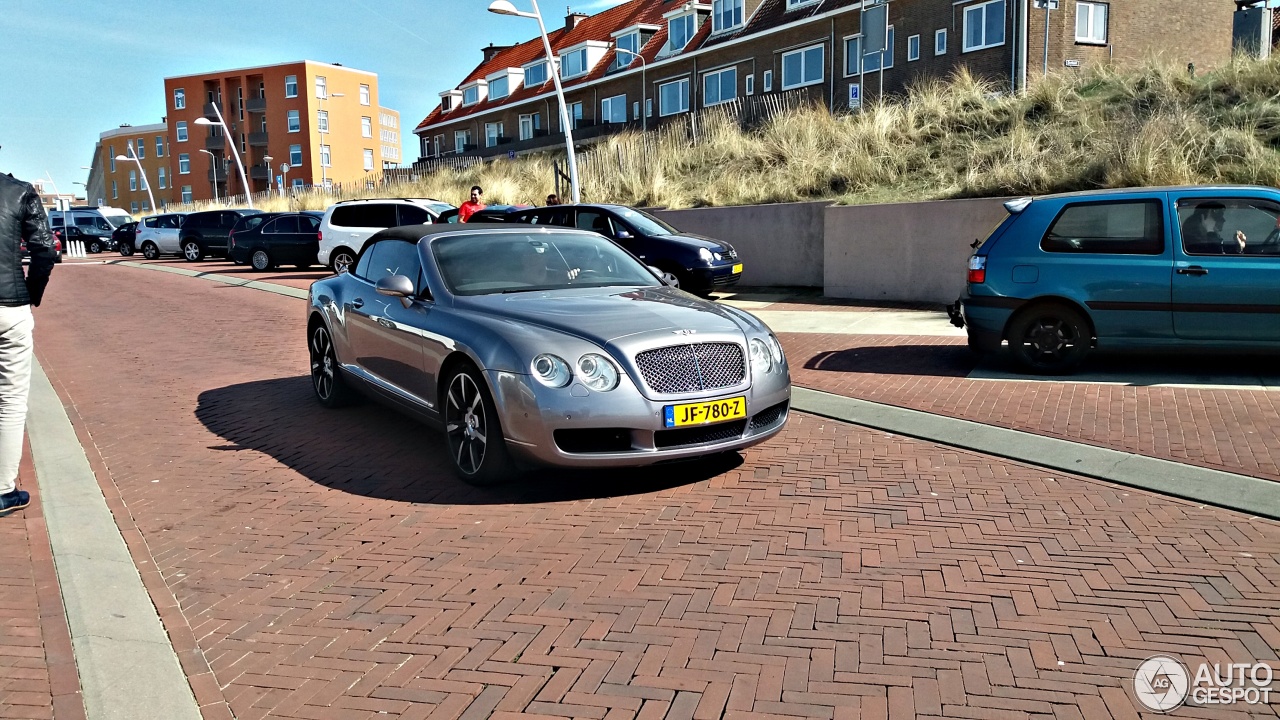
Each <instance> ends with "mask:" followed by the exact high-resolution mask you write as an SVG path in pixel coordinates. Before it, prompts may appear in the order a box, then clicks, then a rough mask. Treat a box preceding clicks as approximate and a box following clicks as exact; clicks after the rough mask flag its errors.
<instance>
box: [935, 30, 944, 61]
mask: <svg viewBox="0 0 1280 720" xmlns="http://www.w3.org/2000/svg"><path fill="white" fill-rule="evenodd" d="M933 54H934V55H946V54H947V31H946V28H943V29H942V30H939V31H937V32H935V33H934V34H933Z"/></svg>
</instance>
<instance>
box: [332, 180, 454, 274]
mask: <svg viewBox="0 0 1280 720" xmlns="http://www.w3.org/2000/svg"><path fill="white" fill-rule="evenodd" d="M451 208H453V206H452V205H450V204H448V203H446V202H441V201H439V200H433V199H431V198H373V199H367V200H344V201H342V202H338V203H334V204H333V205H330V206H329V208H328V209H327V210H325V212H324V219H322V220H321V221H320V252H319V254H318V256H317V259H318V260H319V261H320V264H321V265H328V266H329V267H330V268H331V269H332V270H333V271H334V272H335V273H341V272H346V271H347V268H348V267H350V265H351V263H353V262H355V259H356V255H359V254H360V248H362V247H364V243H365V241H366V240H368V239H369V237H370V236H371V235H373V234H374V233H376V232H378V231H379V230H384V229H386V228H390V227H398V226H400V225H427V224H431V223H434V222H438V220H437V218H438V217H439V216H440V213H441V212H444V211H445V210H449V209H451Z"/></svg>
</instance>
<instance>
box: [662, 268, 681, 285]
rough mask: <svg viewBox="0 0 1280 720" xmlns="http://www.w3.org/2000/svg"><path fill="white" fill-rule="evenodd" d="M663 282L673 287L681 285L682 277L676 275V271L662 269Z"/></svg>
mask: <svg viewBox="0 0 1280 720" xmlns="http://www.w3.org/2000/svg"><path fill="white" fill-rule="evenodd" d="M662 282H664V283H666V284H667V285H669V286H671V287H673V288H678V287H680V278H678V277H676V276H675V274H674V273H671V272H668V271H666V270H663V271H662Z"/></svg>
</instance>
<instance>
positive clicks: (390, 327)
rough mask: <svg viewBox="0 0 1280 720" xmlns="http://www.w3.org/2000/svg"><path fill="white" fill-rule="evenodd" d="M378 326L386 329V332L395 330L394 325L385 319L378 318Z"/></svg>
mask: <svg viewBox="0 0 1280 720" xmlns="http://www.w3.org/2000/svg"><path fill="white" fill-rule="evenodd" d="M378 324H379V325H381V326H382V327H384V328H387V329H388V330H395V329H396V324H395V323H393V322H391V321H390V320H388V319H386V318H378Z"/></svg>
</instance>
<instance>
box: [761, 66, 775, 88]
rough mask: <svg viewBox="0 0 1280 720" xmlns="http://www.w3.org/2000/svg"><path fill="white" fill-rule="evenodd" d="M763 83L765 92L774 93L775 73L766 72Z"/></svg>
mask: <svg viewBox="0 0 1280 720" xmlns="http://www.w3.org/2000/svg"><path fill="white" fill-rule="evenodd" d="M763 83H764V91H765V92H773V71H772V70H765V71H764V80H763Z"/></svg>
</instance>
